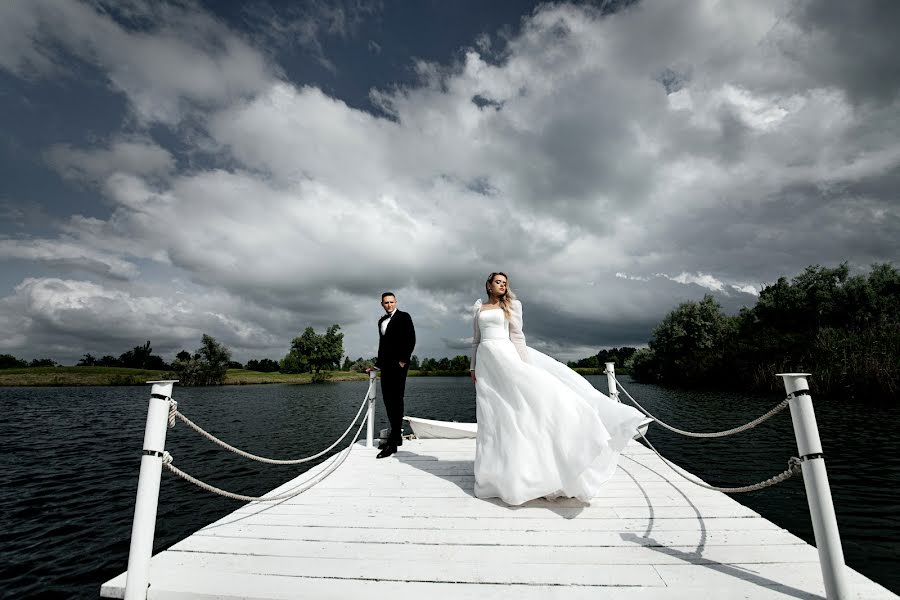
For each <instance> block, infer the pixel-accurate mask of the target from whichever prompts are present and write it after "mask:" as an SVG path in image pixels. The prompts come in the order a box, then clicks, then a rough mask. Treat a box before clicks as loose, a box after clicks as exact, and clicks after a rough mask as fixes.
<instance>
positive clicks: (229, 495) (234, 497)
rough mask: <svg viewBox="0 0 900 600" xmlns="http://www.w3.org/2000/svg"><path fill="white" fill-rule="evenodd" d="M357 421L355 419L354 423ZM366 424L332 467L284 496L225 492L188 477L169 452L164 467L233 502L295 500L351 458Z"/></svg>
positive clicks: (361, 425)
mask: <svg viewBox="0 0 900 600" xmlns="http://www.w3.org/2000/svg"><path fill="white" fill-rule="evenodd" d="M355 421H356V419H354V422H355ZM365 424H366V420H365V419H363V420H362V422H361V423H360V424H359V428H357V430H356V435H354V436H353V439H352V440H351V441H350V445H349V446H347V448H345V449H344V450H341V452H339V453H338V454H335V457H340V458H335V459H334V460H333V462H332V464H331V465H329V466H328V467H326V468H325V469H323V470H322V471H321V472H320V473H318V474H317V475H315V476H313V477H312V478H310V479H308V480H306V481H304V482H303V483H301V484H300V486H299V489H298V488H294V489H293V490H291V491H289V492H284V493H283V494H278V495H277V496H245V495H243V494H235V493H234V492H229V491H227V490H223V489H221V488H217V487H215V486H212V485H210V484H208V483H205V482H203V481H200V480H199V479H197V478H196V477H193V476H191V475H188V474H187V473H185V472H184V471H182V470H181V469H179V468H178V467H176V466H175V465H173V464H172V455H171V454H169V453H168V452H164V453H163V466H164V467H165V468H167V469H168V470H169V471H171V472H172V473H174V474H175V475H177V476H178V477H181V478H182V479H184V480H185V481H187V482H189V483H193V484H194V485H196V486H197V487H199V488H201V489H203V490H206V491H207V492H212V493H213V494H218V495H219V496H224V497H225V498H231V499H232V500H241V501H244V502H278V501H281V500H289V499H291V498H294V497H295V496H299V495H300V494H302V493H303V492H305V491H307V490H309V489H310V488H312V487H314V486H316V485H317V484H319V483H321V482H322V481H324V480H325V479H326V478H327V477H328V476H329V475H331V474H332V473H334V472H335V471H336V470H337V469H338V467H340V466H341V465H342V464H344V461H345V460H347V457H348V456H350V451H351V450H352V449H353V444H355V443H356V440H357V439H358V438H359V434H360V432H361V431H362V428H363V425H365Z"/></svg>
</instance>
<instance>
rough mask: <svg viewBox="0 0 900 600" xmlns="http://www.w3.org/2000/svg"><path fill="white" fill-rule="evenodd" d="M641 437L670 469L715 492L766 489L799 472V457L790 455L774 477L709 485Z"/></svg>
mask: <svg viewBox="0 0 900 600" xmlns="http://www.w3.org/2000/svg"><path fill="white" fill-rule="evenodd" d="M638 433H640V432H638ZM641 438H642V439H643V440H644V441H645V442H646V443H647V445H648V446H650V449H651V450H653V451H654V452H655V453H656V455H657V456H658V457H660V458H661V459H662V461H663V462H664V463H666V465H667V466H668V467H669V468H670V469H672V470H673V471H675V472H676V473H678V474H679V475H681V477H683V478H684V479H685V480H687V481H689V482H691V483H693V484H694V485H698V486H700V487H702V488H706V489H708V490H713V491H716V492H722V493H724V494H743V493H745V492H755V491H758V490H763V489H766V488H767V487H771V486H773V485H776V484H779V483H781V482H782V481H787V480H788V479H790V478H791V477H793V476H794V475H796V474H797V473H800V472H801V470H800V459H799V458H797V457H796V456H792V457H791V458H790V460H788V468H787V469H785V470H784V471H782V472H781V473H779V474H778V475H775V476H774V477H770V478H768V479H766V480H765V481H760V482H759V483H754V484H753V485H745V486H742V487H716V486H714V485H709V484H707V483H704V482H702V481H700V480H698V479H693V478H691V477H688V476H687V475H685V474H684V473H682V472H681V469H679V468H678V467H677V466H675V465H674V464H672V463H671V462H669V460H668V459H667V458H666V457H665V456H663V455H662V454H660V453H659V450H657V449H656V448H654V447H653V444H651V443H650V440H648V439H647V438H646V437H645V436H644V434H643V433H641Z"/></svg>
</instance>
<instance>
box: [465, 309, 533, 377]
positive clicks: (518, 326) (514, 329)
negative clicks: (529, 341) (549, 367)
mask: <svg viewBox="0 0 900 600" xmlns="http://www.w3.org/2000/svg"><path fill="white" fill-rule="evenodd" d="M511 312H512V318H511V319H510V320H509V339H510V341H512V343H513V345H514V346H515V347H516V351H517V352H518V353H519V357H521V359H522V360H523V361H524V362H531V361H530V360H528V347H527V346H526V345H525V333H524V332H523V331H522V327H523V323H524V321H523V318H522V303H521V302H519V301H518V300H514V301H513V303H512V311H511ZM476 326H477V323H476Z"/></svg>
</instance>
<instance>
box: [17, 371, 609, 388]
mask: <svg viewBox="0 0 900 600" xmlns="http://www.w3.org/2000/svg"><path fill="white" fill-rule="evenodd" d="M575 370H576V371H577V372H579V373H581V374H582V375H599V374H601V373H602V371H601V370H599V369H582V368H578V369H575ZM330 373H331V378H330V379H329V380H328V381H329V382H336V381H366V380H368V379H369V376H368V375H367V374H365V373H355V372H353V371H330ZM409 376H410V377H468V376H469V372H468V371H410V372H409ZM177 377H178V375H177V374H175V372H173V371H151V370H145V369H126V368H121V367H25V368H18V369H0V387H85V386H138V385H146V384H147V382H148V381H153V380H157V379H177ZM311 377H312V375H311V374H310V373H262V372H259V371H247V370H244V369H229V370H228V372H227V373H226V375H225V384H224V385H256V384H270V383H281V384H292V385H304V384H308V383H311Z"/></svg>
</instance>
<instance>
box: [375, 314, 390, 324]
mask: <svg viewBox="0 0 900 600" xmlns="http://www.w3.org/2000/svg"><path fill="white" fill-rule="evenodd" d="M390 318H391V315H384V316H383V317H381V318H380V319H379V320H378V322H379V323H381V322H382V321H384V320H385V319H390Z"/></svg>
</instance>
